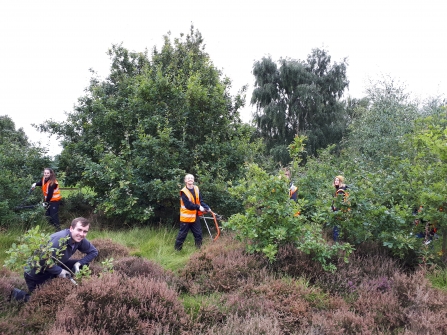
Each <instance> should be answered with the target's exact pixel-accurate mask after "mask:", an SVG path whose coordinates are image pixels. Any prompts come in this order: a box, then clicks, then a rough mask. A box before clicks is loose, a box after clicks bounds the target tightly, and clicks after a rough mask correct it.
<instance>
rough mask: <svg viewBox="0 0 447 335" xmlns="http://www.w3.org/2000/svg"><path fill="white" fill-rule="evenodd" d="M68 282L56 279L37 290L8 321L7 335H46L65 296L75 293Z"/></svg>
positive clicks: (74, 287) (73, 287)
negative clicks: (29, 334)
mask: <svg viewBox="0 0 447 335" xmlns="http://www.w3.org/2000/svg"><path fill="white" fill-rule="evenodd" d="M75 290H76V286H74V285H73V284H72V283H71V282H70V281H69V280H67V279H62V278H56V279H54V280H50V281H48V282H46V283H45V284H44V285H42V286H40V287H39V288H37V289H36V290H35V291H34V292H33V294H32V296H31V299H30V301H29V302H27V303H26V304H24V305H23V307H22V308H21V309H20V312H19V313H18V314H17V315H16V317H14V318H11V319H9V324H10V325H9V329H8V331H9V334H10V335H12V334H17V335H23V334H28V333H31V334H36V333H37V334H40V333H41V334H46V332H47V330H48V329H49V327H51V326H52V324H53V323H54V320H55V318H56V311H57V310H58V309H59V307H61V306H63V305H64V304H65V296H66V295H67V294H70V292H72V291H75Z"/></svg>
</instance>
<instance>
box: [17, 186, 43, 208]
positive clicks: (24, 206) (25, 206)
mask: <svg viewBox="0 0 447 335" xmlns="http://www.w3.org/2000/svg"><path fill="white" fill-rule="evenodd" d="M33 190H34V188H32V187H31V188H30V190H29V191H28V193H27V194H26V196H25V198H24V199H23V201H22V204H21V205H20V206H17V207H14V210H15V211H18V210H21V209H32V208H36V207H37V206H39V204H35V205H24V204H25V203H26V200H28V197H29V196H30V194H31V192H33Z"/></svg>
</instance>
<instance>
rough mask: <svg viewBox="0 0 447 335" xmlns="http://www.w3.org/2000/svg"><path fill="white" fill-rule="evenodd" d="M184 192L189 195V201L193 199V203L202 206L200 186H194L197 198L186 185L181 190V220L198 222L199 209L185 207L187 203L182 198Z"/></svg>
mask: <svg viewBox="0 0 447 335" xmlns="http://www.w3.org/2000/svg"><path fill="white" fill-rule="evenodd" d="M182 192H183V193H184V194H185V195H186V196H187V197H188V199H189V201H191V202H192V203H193V204H196V205H199V206H200V199H199V188H198V187H197V186H194V193H195V196H196V197H195V199H194V197H193V195H192V194H191V192H190V191H189V190H188V188H187V187H186V186H185V187H184V188H182V190H181V191H180V221H181V222H196V216H197V210H196V209H193V210H190V209H188V208H186V207H185V204H184V203H183V199H182Z"/></svg>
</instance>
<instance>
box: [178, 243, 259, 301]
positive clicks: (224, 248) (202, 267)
mask: <svg viewBox="0 0 447 335" xmlns="http://www.w3.org/2000/svg"><path fill="white" fill-rule="evenodd" d="M266 273H267V271H266V269H265V267H264V261H263V260H262V259H261V258H259V257H256V256H255V255H249V254H247V253H246V251H245V246H244V245H243V244H242V243H236V242H235V241H234V240H233V239H232V237H230V236H224V237H222V238H220V239H218V240H217V241H216V242H214V243H212V244H208V245H206V246H204V247H203V248H202V249H201V250H200V252H198V253H196V254H193V255H192V256H191V258H190V260H189V262H188V263H187V264H186V266H185V268H184V269H183V271H182V272H181V274H180V279H181V281H183V282H184V286H185V289H186V290H187V291H189V292H190V293H191V294H199V293H213V292H216V291H218V292H229V291H232V290H235V289H237V288H239V287H240V286H242V285H245V284H246V283H247V282H249V281H252V282H259V281H260V280H261V279H262V278H263V277H264V276H266Z"/></svg>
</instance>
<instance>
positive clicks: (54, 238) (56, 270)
mask: <svg viewBox="0 0 447 335" xmlns="http://www.w3.org/2000/svg"><path fill="white" fill-rule="evenodd" d="M69 235H70V234H69V232H68V229H66V230H61V231H60V232H57V233H54V234H53V235H51V240H50V241H51V244H52V245H53V248H54V249H60V247H61V246H60V239H61V238H64V237H67V236H69ZM65 252H66V250H65V251H63V253H65ZM53 257H56V253H55V252H53ZM45 271H46V272H49V273H51V274H53V275H56V276H57V275H59V274H60V273H61V272H62V267H60V265H59V263H58V262H56V261H55V264H54V265H53V266H52V267H50V268H47V269H46V270H45Z"/></svg>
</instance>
